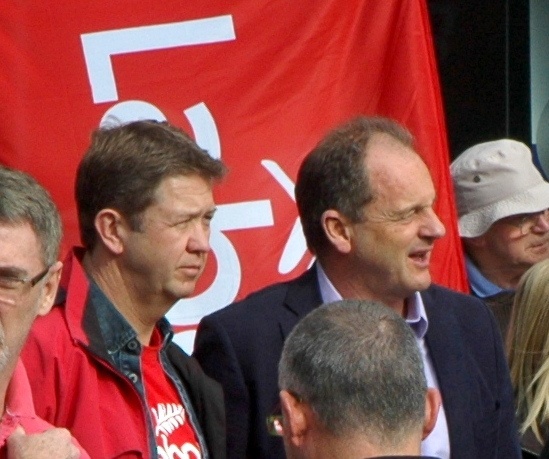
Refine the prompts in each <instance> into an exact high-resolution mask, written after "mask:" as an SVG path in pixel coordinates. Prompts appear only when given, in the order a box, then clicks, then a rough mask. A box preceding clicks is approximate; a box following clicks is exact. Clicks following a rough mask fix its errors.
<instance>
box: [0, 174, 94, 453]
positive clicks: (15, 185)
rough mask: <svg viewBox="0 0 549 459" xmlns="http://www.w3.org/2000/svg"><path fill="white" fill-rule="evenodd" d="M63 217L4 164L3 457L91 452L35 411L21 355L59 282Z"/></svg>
mask: <svg viewBox="0 0 549 459" xmlns="http://www.w3.org/2000/svg"><path fill="white" fill-rule="evenodd" d="M60 240H61V219H60V217H59V213H58V211H57V209H56V207H55V205H54V204H53V202H52V200H51V198H50V196H49V195H48V193H47V192H46V191H45V190H44V188H42V187H41V186H40V185H39V184H38V183H36V181H35V180H34V179H33V178H32V177H30V176H28V175H27V174H25V173H23V172H19V171H15V170H11V169H8V168H4V167H0V413H1V419H0V458H5V457H9V458H10V459H23V458H32V459H42V458H53V457H55V458H63V459H64V458H84V459H85V458H88V457H89V456H88V455H87V453H86V452H85V451H83V450H82V448H80V446H79V445H78V444H77V443H76V442H75V441H74V440H73V439H71V435H70V433H69V432H68V431H67V430H66V429H59V428H54V427H53V426H52V425H51V424H49V423H47V422H46V421H44V420H43V419H41V418H40V417H38V416H37V415H36V413H35V409H34V404H33V399H32V394H31V389H30V385H29V378H28V377H27V372H26V370H25V366H24V365H23V363H22V362H21V360H20V358H19V354H20V352H21V348H22V347H23V344H24V342H25V339H26V338H27V334H28V332H29V329H30V327H31V325H32V323H33V321H34V320H35V318H36V317H37V316H39V315H44V314H47V313H48V311H49V310H50V308H51V307H52V304H53V300H54V297H55V291H56V290H57V285H58V284H59V274H60V271H61V266H62V265H61V262H60V261H58V259H57V257H58V255H59V242H60Z"/></svg>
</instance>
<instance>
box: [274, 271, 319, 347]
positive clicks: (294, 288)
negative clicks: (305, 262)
mask: <svg viewBox="0 0 549 459" xmlns="http://www.w3.org/2000/svg"><path fill="white" fill-rule="evenodd" d="M320 304H322V298H321V297H320V289H319V287H318V279H317V274H316V264H315V265H313V266H312V267H311V268H310V269H309V270H307V271H306V272H305V273H304V274H303V275H301V276H300V277H298V278H297V279H296V280H295V282H292V283H291V284H290V286H289V287H288V292H287V293H286V298H285V299H284V308H283V313H282V314H281V316H280V321H279V325H280V329H281V331H282V336H283V338H284V339H286V337H287V336H288V334H289V333H290V332H291V331H292V328H294V326H295V325H296V324H297V322H298V321H299V320H300V319H302V318H303V317H305V316H306V315H307V314H308V313H309V312H311V311H312V310H313V309H315V308H316V307H318V306H319V305H320Z"/></svg>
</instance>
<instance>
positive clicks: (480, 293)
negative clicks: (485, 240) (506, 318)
mask: <svg viewBox="0 0 549 459" xmlns="http://www.w3.org/2000/svg"><path fill="white" fill-rule="evenodd" d="M465 268H466V269H467V277H468V278H469V285H470V287H471V291H472V292H473V293H474V294H475V295H476V296H477V297H479V298H487V297H489V296H493V295H497V294H498V293H502V292H505V291H509V292H511V291H512V290H506V289H503V288H501V287H500V286H499V285H496V284H494V283H493V282H491V281H489V280H488V279H486V277H484V275H483V274H482V273H481V272H480V270H479V269H478V268H477V266H476V265H475V264H474V263H473V260H471V259H470V258H469V257H468V256H467V255H466V256H465Z"/></svg>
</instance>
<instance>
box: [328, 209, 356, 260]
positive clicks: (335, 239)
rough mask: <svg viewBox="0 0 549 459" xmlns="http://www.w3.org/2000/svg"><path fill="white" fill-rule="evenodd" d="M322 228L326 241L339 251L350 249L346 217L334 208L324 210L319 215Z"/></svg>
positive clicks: (349, 232) (348, 226)
mask: <svg viewBox="0 0 549 459" xmlns="http://www.w3.org/2000/svg"><path fill="white" fill-rule="evenodd" d="M321 224H322V229H323V230H324V234H326V237H327V239H328V241H330V243H331V244H332V246H334V248H335V249H336V250H337V251H339V252H341V253H349V252H350V250H351V228H350V225H349V222H348V220H347V218H346V217H345V216H344V215H342V214H341V213H340V212H338V211H337V210H334V209H328V210H326V211H324V213H323V214H322V217H321Z"/></svg>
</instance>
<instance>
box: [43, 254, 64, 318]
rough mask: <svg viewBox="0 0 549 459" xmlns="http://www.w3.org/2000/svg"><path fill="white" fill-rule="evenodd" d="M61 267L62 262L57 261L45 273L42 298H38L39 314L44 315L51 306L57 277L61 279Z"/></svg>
mask: <svg viewBox="0 0 549 459" xmlns="http://www.w3.org/2000/svg"><path fill="white" fill-rule="evenodd" d="M62 268H63V263H61V262H60V261H57V262H56V263H54V264H53V266H52V267H51V268H50V270H49V272H48V274H46V280H45V282H44V287H43V288H42V298H41V300H40V305H39V306H38V315H39V316H45V315H46V314H47V313H48V312H50V310H51V308H52V306H53V302H54V301H55V295H56V294H57V288H58V287H59V279H61V269H62Z"/></svg>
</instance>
